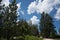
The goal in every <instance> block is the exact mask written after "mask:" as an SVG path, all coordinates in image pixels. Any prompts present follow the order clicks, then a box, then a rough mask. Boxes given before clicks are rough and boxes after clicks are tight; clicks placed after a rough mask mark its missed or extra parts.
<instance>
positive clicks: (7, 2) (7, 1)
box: [1, 0, 10, 7]
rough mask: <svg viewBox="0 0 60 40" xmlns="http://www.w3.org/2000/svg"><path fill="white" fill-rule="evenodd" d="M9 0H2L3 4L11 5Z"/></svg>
mask: <svg viewBox="0 0 60 40" xmlns="http://www.w3.org/2000/svg"><path fill="white" fill-rule="evenodd" d="M9 3H10V2H9V0H2V2H1V5H3V4H5V7H6V6H8V5H9Z"/></svg>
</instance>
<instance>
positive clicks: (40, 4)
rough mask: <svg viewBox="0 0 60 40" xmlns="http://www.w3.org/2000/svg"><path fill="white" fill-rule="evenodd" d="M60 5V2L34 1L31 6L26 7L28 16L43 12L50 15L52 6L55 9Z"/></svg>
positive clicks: (48, 0)
mask: <svg viewBox="0 0 60 40" xmlns="http://www.w3.org/2000/svg"><path fill="white" fill-rule="evenodd" d="M58 4H60V0H43V1H41V0H36V1H34V2H31V4H30V5H29V6H28V10H27V12H28V14H31V13H34V12H37V13H42V12H43V11H44V12H45V13H50V12H51V11H52V10H53V8H54V6H55V8H56V5H58Z"/></svg>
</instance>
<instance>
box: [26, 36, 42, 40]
mask: <svg viewBox="0 0 60 40" xmlns="http://www.w3.org/2000/svg"><path fill="white" fill-rule="evenodd" d="M25 40H42V39H41V38H38V37H36V36H29V35H27V36H25Z"/></svg>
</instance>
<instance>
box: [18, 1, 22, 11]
mask: <svg viewBox="0 0 60 40" xmlns="http://www.w3.org/2000/svg"><path fill="white" fill-rule="evenodd" d="M17 6H18V8H17V11H19V9H21V2H20V3H17Z"/></svg>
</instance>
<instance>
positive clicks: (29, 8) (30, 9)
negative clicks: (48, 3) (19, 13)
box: [27, 1, 36, 14]
mask: <svg viewBox="0 0 60 40" xmlns="http://www.w3.org/2000/svg"><path fill="white" fill-rule="evenodd" d="M27 11H28V14H31V13H34V12H35V11H36V1H34V2H32V3H31V4H30V5H29V7H28V10H27Z"/></svg>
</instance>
